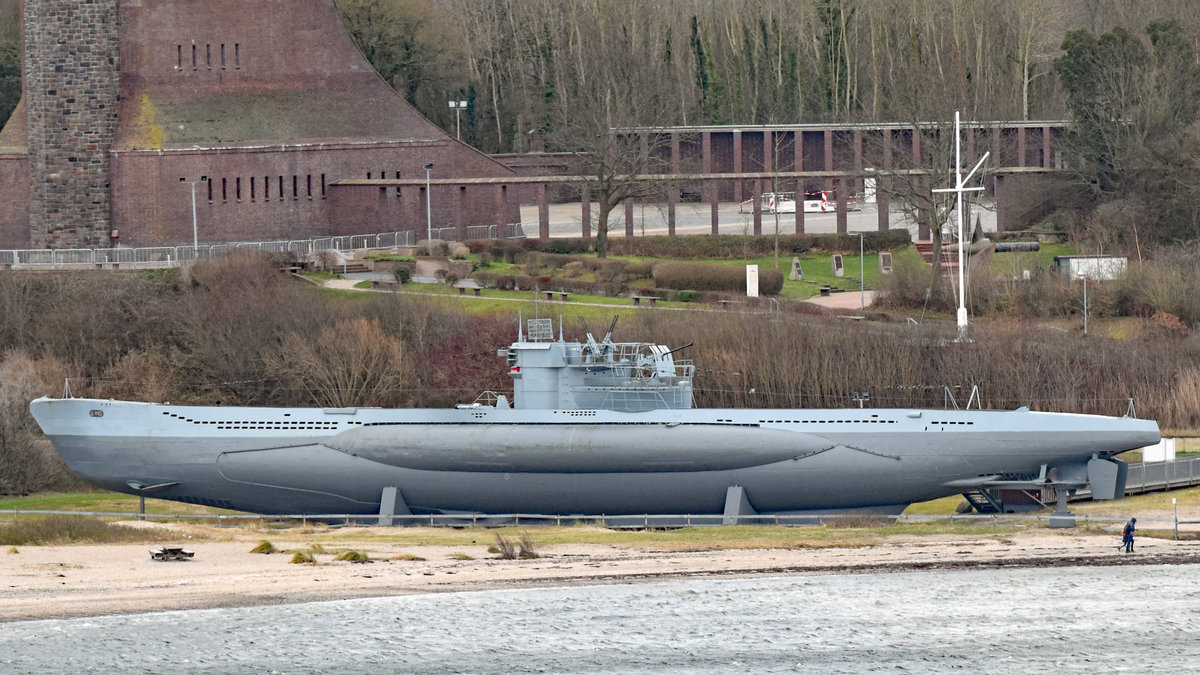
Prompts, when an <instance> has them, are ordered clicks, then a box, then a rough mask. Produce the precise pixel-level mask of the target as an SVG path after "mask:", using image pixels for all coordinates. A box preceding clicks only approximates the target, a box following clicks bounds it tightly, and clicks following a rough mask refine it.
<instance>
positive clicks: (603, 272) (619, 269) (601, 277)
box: [596, 260, 625, 282]
mask: <svg viewBox="0 0 1200 675" xmlns="http://www.w3.org/2000/svg"><path fill="white" fill-rule="evenodd" d="M624 271H625V261H623V260H604V261H602V262H601V264H600V267H599V268H598V269H597V270H596V281H601V282H607V281H617V280H619V279H620V277H621V274H622V273H623V272H624Z"/></svg>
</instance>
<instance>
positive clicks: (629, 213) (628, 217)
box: [625, 199, 633, 237]
mask: <svg viewBox="0 0 1200 675" xmlns="http://www.w3.org/2000/svg"><path fill="white" fill-rule="evenodd" d="M625 236H626V237H632V236H633V200H632V199H626V200H625Z"/></svg>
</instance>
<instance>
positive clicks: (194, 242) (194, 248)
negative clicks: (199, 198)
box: [179, 176, 208, 256]
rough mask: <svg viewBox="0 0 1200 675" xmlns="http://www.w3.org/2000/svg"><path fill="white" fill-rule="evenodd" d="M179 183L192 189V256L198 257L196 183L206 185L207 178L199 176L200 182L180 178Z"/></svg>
mask: <svg viewBox="0 0 1200 675" xmlns="http://www.w3.org/2000/svg"><path fill="white" fill-rule="evenodd" d="M179 182H180V183H187V184H188V185H190V186H191V188H192V254H193V255H196V256H198V255H199V254H198V253H197V251H198V250H199V248H200V239H199V236H198V233H197V231H196V183H207V182H208V176H200V180H188V179H186V178H180V179H179Z"/></svg>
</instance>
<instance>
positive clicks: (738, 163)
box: [733, 130, 742, 204]
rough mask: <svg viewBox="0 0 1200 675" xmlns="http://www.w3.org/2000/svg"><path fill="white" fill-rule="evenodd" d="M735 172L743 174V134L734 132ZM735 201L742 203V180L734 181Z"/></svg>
mask: <svg viewBox="0 0 1200 675" xmlns="http://www.w3.org/2000/svg"><path fill="white" fill-rule="evenodd" d="M733 172H734V173H741V172H742V132H740V131H737V130H734V132H733ZM733 201H735V202H737V203H739V204H740V203H741V202H742V180H741V179H740V178H735V179H734V180H733Z"/></svg>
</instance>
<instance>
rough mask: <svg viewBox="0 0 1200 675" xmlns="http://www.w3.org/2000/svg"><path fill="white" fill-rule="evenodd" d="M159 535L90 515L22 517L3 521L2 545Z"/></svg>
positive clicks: (123, 539) (143, 538) (139, 538)
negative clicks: (6, 521) (4, 522)
mask: <svg viewBox="0 0 1200 675" xmlns="http://www.w3.org/2000/svg"><path fill="white" fill-rule="evenodd" d="M158 536H159V535H158V534H157V533H154V532H149V531H146V530H139V529H137V528H133V527H127V526H125V525H116V524H113V523H106V522H104V521H103V520H100V519H99V518H92V517H90V516H44V517H40V518H21V519H19V520H14V521H12V522H10V523H6V524H4V525H0V545H4V546H18V545H20V546H25V545H34V546H46V545H54V544H73V543H89V544H103V543H116V542H134V541H148V540H153V539H155V538H157V537H158Z"/></svg>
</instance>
